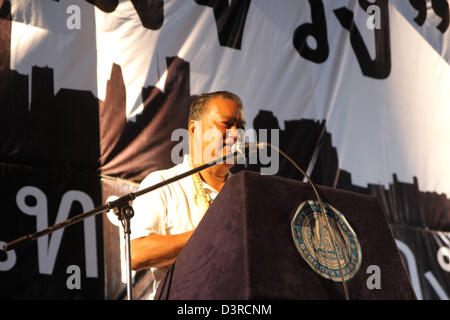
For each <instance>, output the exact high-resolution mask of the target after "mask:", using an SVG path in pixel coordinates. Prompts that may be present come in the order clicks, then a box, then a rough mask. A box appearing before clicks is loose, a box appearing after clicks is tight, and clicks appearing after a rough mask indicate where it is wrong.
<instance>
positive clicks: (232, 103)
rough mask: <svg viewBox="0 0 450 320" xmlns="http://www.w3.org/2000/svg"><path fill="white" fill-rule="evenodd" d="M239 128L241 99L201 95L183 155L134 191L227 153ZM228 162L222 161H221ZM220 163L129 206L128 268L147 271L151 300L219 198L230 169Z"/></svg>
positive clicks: (241, 124)
mask: <svg viewBox="0 0 450 320" xmlns="http://www.w3.org/2000/svg"><path fill="white" fill-rule="evenodd" d="M244 128H245V119H244V112H243V106H242V102H241V99H240V98H239V97H238V96H237V95H235V94H233V93H231V92H227V91H220V92H213V93H207V94H202V95H201V96H200V97H198V98H197V99H196V100H195V101H194V102H193V103H192V105H191V107H190V111H189V119H188V132H189V154H187V155H185V156H184V158H183V162H182V163H180V164H178V165H176V166H174V167H172V168H170V169H167V170H159V171H155V172H152V173H150V174H149V175H148V176H147V177H145V178H144V180H142V182H141V184H140V186H139V190H142V189H144V188H147V187H149V186H152V185H154V184H156V183H159V182H161V181H164V180H167V179H169V178H172V177H174V176H177V175H179V174H182V173H184V172H187V171H189V170H191V169H193V168H195V167H198V166H200V165H202V164H205V163H208V162H210V161H213V160H215V159H218V158H222V157H223V156H225V155H227V154H230V153H231V147H232V145H233V144H234V143H236V142H237V139H238V130H239V129H244ZM227 162H228V161H227ZM227 162H225V163H220V164H216V165H214V166H212V167H209V168H207V169H205V170H203V171H200V172H198V173H196V174H194V175H192V176H188V177H186V178H183V179H181V180H178V181H175V182H173V183H170V184H168V185H166V186H164V187H162V188H159V189H156V190H154V191H152V192H149V193H147V194H144V195H142V196H140V197H138V198H136V199H135V200H134V203H133V209H134V211H135V215H134V217H133V218H132V219H131V232H132V233H131V239H132V241H131V265H132V268H133V269H134V270H142V269H150V271H151V273H152V275H153V279H152V281H153V283H152V290H151V292H150V294H149V296H148V298H149V299H153V298H154V295H155V293H156V290H157V287H158V285H159V283H160V282H161V280H162V279H163V278H164V276H165V274H166V273H167V271H168V269H169V267H170V265H171V264H173V263H174V262H175V260H176V258H177V256H178V254H179V252H180V251H181V249H182V248H183V247H184V246H185V244H186V243H187V241H188V240H189V238H190V236H191V235H192V233H193V232H194V229H195V228H196V227H197V225H198V224H199V222H200V220H201V219H202V217H203V215H204V213H205V212H206V210H207V209H208V207H209V206H210V204H211V203H212V201H213V200H214V198H215V197H216V196H217V194H218V193H219V192H220V190H221V189H222V187H223V186H224V184H225V182H226V181H227V179H228V177H229V175H230V173H229V169H230V168H231V167H232V166H233V164H229V163H227Z"/></svg>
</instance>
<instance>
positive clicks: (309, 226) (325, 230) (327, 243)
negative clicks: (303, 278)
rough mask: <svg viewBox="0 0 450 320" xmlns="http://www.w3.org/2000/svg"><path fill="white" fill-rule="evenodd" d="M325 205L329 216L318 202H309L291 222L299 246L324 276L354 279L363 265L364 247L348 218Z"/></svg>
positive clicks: (306, 257)
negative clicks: (362, 250) (362, 248)
mask: <svg viewBox="0 0 450 320" xmlns="http://www.w3.org/2000/svg"><path fill="white" fill-rule="evenodd" d="M322 205H323V208H324V211H325V213H326V217H325V216H324V215H323V214H322V212H321V210H320V205H319V202H318V201H313V200H307V201H305V202H303V203H302V204H301V205H300V206H299V207H298V208H297V211H296V213H295V215H294V218H293V219H292V222H291V230H292V237H293V239H294V243H295V246H296V247H297V249H298V251H299V252H300V255H301V256H302V257H303V259H304V260H305V261H306V262H307V263H308V265H309V266H310V267H311V268H312V269H313V270H314V271H315V272H316V273H318V274H320V275H321V276H322V277H324V278H327V279H330V280H333V281H337V282H340V281H342V278H343V279H344V281H347V280H350V279H352V278H353V277H354V276H355V275H356V273H357V272H358V270H359V268H360V266H361V245H360V244H359V241H358V237H357V236H356V233H355V232H354V231H353V229H352V228H351V226H350V225H349V224H348V222H347V220H346V219H345V217H344V215H343V214H342V213H341V212H339V211H338V210H337V209H335V208H334V207H333V206H331V205H330V204H328V203H325V202H322ZM333 240H334V241H333ZM341 272H342V273H341Z"/></svg>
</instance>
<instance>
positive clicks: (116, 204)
mask: <svg viewBox="0 0 450 320" xmlns="http://www.w3.org/2000/svg"><path fill="white" fill-rule="evenodd" d="M239 155H242V151H241V150H238V151H235V152H233V153H230V154H228V155H226V156H224V157H222V158H218V159H215V160H213V161H211V162H208V163H206V164H203V165H201V166H199V167H197V168H194V169H191V170H189V171H186V172H185V173H182V174H180V175H178V176H175V177H172V178H170V179H167V180H165V181H162V182H160V183H157V184H155V185H153V186H150V187H148V188H145V189H142V190H139V191H137V192H131V193H129V194H127V195H124V196H122V197H120V198H118V199H116V200H113V201H110V202H107V203H106V204H105V205H103V206H101V207H97V208H94V209H92V210H90V211H88V212H85V213H82V214H79V215H77V216H75V217H73V218H70V219H67V220H66V221H63V222H61V223H58V224H55V225H53V226H50V227H48V228H47V229H44V230H41V231H38V232H34V233H30V234H28V235H25V236H23V237H20V238H17V239H16V240H13V241H10V242H8V243H5V244H4V245H3V251H5V252H6V251H9V250H13V249H16V248H18V247H21V246H24V245H27V244H30V243H31V242H33V241H34V240H36V239H37V238H39V237H42V236H44V235H47V234H50V233H53V232H55V231H56V230H59V229H62V228H65V227H67V226H70V225H72V224H75V223H77V222H80V221H82V220H84V219H87V218H89V217H92V216H95V215H97V214H99V213H103V212H108V211H109V210H113V212H114V213H115V214H116V215H117V216H118V219H119V220H120V221H121V223H122V227H123V228H124V238H125V256H126V257H125V258H126V265H127V297H128V300H132V299H133V296H132V277H131V250H130V249H131V246H130V243H131V241H130V235H131V227H130V220H131V218H132V217H133V215H134V211H133V208H132V206H131V205H130V202H131V201H133V200H134V199H136V198H137V197H139V196H142V195H144V194H146V193H148V192H151V191H153V190H156V189H158V188H161V187H163V186H165V185H167V184H169V183H172V182H175V181H178V180H180V179H183V178H185V177H188V176H190V175H192V174H194V173H197V172H199V171H202V170H205V169H207V168H209V167H211V166H213V165H215V164H219V163H226V161H227V160H228V159H231V158H234V157H236V156H239ZM235 160H236V159H235ZM235 160H233V163H236V161H235Z"/></svg>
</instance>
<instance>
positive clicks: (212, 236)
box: [155, 171, 416, 300]
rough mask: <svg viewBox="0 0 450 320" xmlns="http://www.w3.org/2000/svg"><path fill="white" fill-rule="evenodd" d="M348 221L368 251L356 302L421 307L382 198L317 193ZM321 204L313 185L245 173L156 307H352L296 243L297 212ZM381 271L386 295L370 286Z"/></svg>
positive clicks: (206, 221)
mask: <svg viewBox="0 0 450 320" xmlns="http://www.w3.org/2000/svg"><path fill="white" fill-rule="evenodd" d="M318 190H319V193H320V194H321V197H322V201H324V202H328V203H329V204H331V205H332V206H333V207H335V208H336V209H338V210H339V211H340V212H342V214H343V215H344V216H345V219H346V220H347V222H348V223H349V224H350V225H351V227H352V228H353V230H354V231H355V233H356V234H357V237H358V240H359V243H360V245H361V257H362V259H361V266H360V268H359V271H358V272H357V273H356V275H355V276H354V277H353V278H352V279H351V280H348V281H346V284H347V288H348V294H349V298H350V299H351V300H361V299H416V297H415V294H414V291H413V289H412V286H411V283H410V281H409V277H408V274H407V272H406V269H405V267H404V265H403V262H402V260H401V257H400V254H399V251H398V249H397V246H396V244H395V241H394V238H393V235H392V232H391V230H390V228H389V225H388V223H387V220H386V218H385V215H384V214H383V212H382V209H381V207H380V205H379V203H378V201H377V199H376V198H375V197H371V196H365V195H361V194H357V193H352V192H348V191H343V190H336V189H332V188H328V187H318ZM305 200H315V197H314V193H313V190H312V188H311V186H310V185H309V184H306V183H302V182H299V181H295V180H291V179H285V178H280V177H275V176H262V175H259V174H256V173H253V172H248V171H241V172H239V173H238V174H236V175H234V176H232V177H231V178H230V180H229V181H228V182H227V184H226V185H225V186H224V188H223V189H222V191H221V192H220V194H219V195H218V196H217V198H216V200H215V201H214V203H213V204H212V206H211V207H210V208H209V210H208V211H207V212H206V214H205V216H204V217H203V220H202V221H201V223H200V224H199V225H198V227H197V229H196V230H195V232H194V234H193V235H192V237H191V239H190V240H189V242H188V243H187V245H186V246H185V248H183V250H182V251H181V253H180V255H179V257H178V259H177V261H176V262H175V264H174V265H172V268H171V269H170V271H169V272H168V274H167V276H166V278H165V279H164V280H163V281H162V282H161V284H160V286H159V288H158V291H157V293H156V297H155V299H161V300H164V299H170V300H247V299H275V300H279V299H289V300H298V299H345V295H344V289H343V286H342V282H339V281H332V280H330V279H326V278H324V277H322V276H321V275H320V274H318V273H316V272H315V271H314V270H313V269H312V268H311V267H310V266H309V265H308V264H307V262H306V261H305V260H304V259H303V258H302V256H301V255H300V253H299V251H298V250H297V248H296V246H295V243H294V241H293V237H292V232H291V221H292V219H293V217H294V215H295V212H296V210H297V207H298V206H299V205H300V204H301V203H302V202H304V201H305ZM371 265H375V266H378V267H379V270H380V273H379V276H380V284H381V287H380V288H379V289H377V288H372V289H369V286H368V285H367V283H368V279H369V277H370V276H371V273H370V272H369V273H368V267H369V266H371ZM369 270H370V268H369Z"/></svg>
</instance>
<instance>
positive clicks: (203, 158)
mask: <svg viewBox="0 0 450 320" xmlns="http://www.w3.org/2000/svg"><path fill="white" fill-rule="evenodd" d="M205 108H206V110H205V113H204V114H203V117H202V118H201V121H197V122H196V123H195V131H194V130H190V132H191V135H192V133H193V138H194V139H193V140H194V146H193V147H194V150H193V151H194V159H193V160H194V163H196V164H199V163H207V162H209V161H212V160H215V159H218V158H221V157H223V156H225V155H227V154H230V153H231V146H232V145H233V144H234V143H236V141H237V140H238V137H239V131H241V133H242V131H243V129H244V128H245V119H244V114H243V110H242V108H240V107H239V105H238V104H237V103H236V102H234V101H233V100H231V99H227V98H224V97H220V96H218V97H215V98H213V99H212V100H210V101H209V102H208V103H207V105H206V106H205ZM190 126H191V124H190ZM239 129H242V130H239ZM200 132H201V134H200ZM199 141H201V146H199ZM200 150H201V155H199V151H200ZM229 166H230V167H231V165H229Z"/></svg>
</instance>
